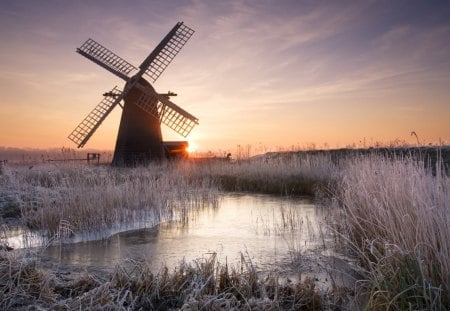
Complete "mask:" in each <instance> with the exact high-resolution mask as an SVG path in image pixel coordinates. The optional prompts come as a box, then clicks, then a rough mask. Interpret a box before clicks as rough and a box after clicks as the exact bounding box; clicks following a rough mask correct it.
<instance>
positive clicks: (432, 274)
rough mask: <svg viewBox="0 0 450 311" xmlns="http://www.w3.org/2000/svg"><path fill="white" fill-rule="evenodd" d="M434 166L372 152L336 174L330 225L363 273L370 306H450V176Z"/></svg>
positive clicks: (356, 158) (389, 307) (388, 307)
mask: <svg viewBox="0 0 450 311" xmlns="http://www.w3.org/2000/svg"><path fill="white" fill-rule="evenodd" d="M436 165H437V166H436V168H434V169H432V168H430V167H427V166H426V165H424V162H423V160H419V161H417V160H416V159H414V158H412V157H403V158H398V157H390V158H388V157H385V156H380V155H372V156H365V157H355V158H354V159H353V160H351V161H349V162H348V163H347V165H346V167H345V168H344V169H343V171H344V174H343V177H342V180H341V182H340V184H339V187H338V188H337V189H336V191H337V192H336V196H335V199H336V200H335V203H337V204H336V205H338V208H337V209H336V210H338V211H340V212H341V213H340V214H339V215H338V217H337V218H336V221H337V224H338V228H339V230H342V231H341V232H342V233H343V234H344V236H345V237H346V238H347V241H348V245H350V247H351V249H352V251H354V253H355V254H356V256H357V257H358V258H359V259H360V262H361V264H362V266H363V267H364V268H365V269H366V277H367V279H366V280H363V281H362V282H360V284H362V285H363V288H364V290H365V291H366V293H365V294H366V295H367V300H368V308H369V309H385V310H410V309H412V310H418V309H420V310H424V309H426V310H448V308H449V307H450V301H449V291H450V284H449V282H450V178H449V176H448V175H446V173H445V172H444V170H443V168H442V163H440V162H437V164H436ZM433 172H434V174H433Z"/></svg>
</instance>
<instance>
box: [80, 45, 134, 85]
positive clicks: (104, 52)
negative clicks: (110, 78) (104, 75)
mask: <svg viewBox="0 0 450 311" xmlns="http://www.w3.org/2000/svg"><path fill="white" fill-rule="evenodd" d="M77 52H78V53H79V54H81V55H83V56H84V57H86V58H88V59H90V60H91V61H93V62H94V63H96V64H97V65H100V66H101V67H103V68H105V69H106V70H108V71H109V72H112V73H113V74H115V75H116V76H118V77H119V78H122V79H124V80H125V81H128V80H129V79H130V78H129V74H130V72H132V71H133V70H137V68H136V67H134V66H133V65H132V64H130V63H129V62H127V61H126V60H124V59H123V58H121V57H120V56H118V55H117V54H115V53H113V52H111V51H110V50H108V49H107V48H105V47H104V46H102V45H101V44H100V43H98V42H96V41H94V40H92V39H88V40H87V41H86V42H84V43H83V45H82V46H81V47H79V48H78V49H77Z"/></svg>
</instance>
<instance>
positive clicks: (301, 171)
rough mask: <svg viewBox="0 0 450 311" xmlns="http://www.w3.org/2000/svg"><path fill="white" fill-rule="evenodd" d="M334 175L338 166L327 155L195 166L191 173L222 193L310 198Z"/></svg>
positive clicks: (327, 185) (328, 183)
mask: <svg viewBox="0 0 450 311" xmlns="http://www.w3.org/2000/svg"><path fill="white" fill-rule="evenodd" d="M191 165H192V164H191ZM336 172H339V169H338V164H336V163H335V162H333V161H332V159H331V157H330V156H329V155H327V154H321V155H309V154H303V153H292V154H291V153H286V154H279V155H271V156H261V157H256V158H252V159H248V160H242V161H237V162H227V161H211V162H206V163H198V164H197V165H196V166H195V169H194V170H192V173H191V174H192V178H193V179H194V180H195V179H200V180H201V179H203V178H208V179H212V180H213V181H214V182H215V183H216V184H217V185H218V186H219V187H220V188H221V189H222V190H225V191H248V192H258V193H267V194H276V195H314V194H315V193H316V192H317V191H318V190H320V189H324V188H327V187H330V184H331V183H333V182H334V181H335V180H336V178H337V177H338V176H337V175H336Z"/></svg>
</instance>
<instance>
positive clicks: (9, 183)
mask: <svg viewBox="0 0 450 311" xmlns="http://www.w3.org/2000/svg"><path fill="white" fill-rule="evenodd" d="M0 183H1V188H2V192H7V193H8V195H11V194H13V196H15V199H16V203H17V204H18V206H19V207H20V211H21V217H22V221H23V223H24V224H26V225H27V226H28V227H29V228H31V229H38V230H42V231H43V232H44V233H45V234H46V235H47V236H57V237H65V236H66V237H67V236H70V235H72V234H77V233H81V234H99V235H101V234H105V233H108V232H110V231H111V230H115V229H117V228H120V227H121V226H123V225H127V224H128V225H129V224H132V225H134V226H137V227H142V226H146V227H149V226H153V225H155V224H158V223H160V222H161V221H165V220H173V219H179V220H186V216H187V214H188V211H189V210H192V209H195V208H200V207H202V206H205V205H208V204H214V203H215V201H216V195H217V191H216V187H215V186H214V185H213V184H212V183H211V182H209V181H208V180H207V179H203V180H201V181H192V180H191V179H190V178H188V176H186V175H184V174H183V173H182V172H181V171H180V170H178V169H176V167H175V166H174V165H171V164H161V165H155V166H151V167H146V168H133V169H116V168H111V167H106V166H95V167H94V166H81V165H69V164H65V165H57V166H56V165H48V164H47V165H38V166H35V167H31V168H28V167H25V166H18V167H11V169H10V173H9V174H8V175H7V176H3V177H2V179H1V180H0Z"/></svg>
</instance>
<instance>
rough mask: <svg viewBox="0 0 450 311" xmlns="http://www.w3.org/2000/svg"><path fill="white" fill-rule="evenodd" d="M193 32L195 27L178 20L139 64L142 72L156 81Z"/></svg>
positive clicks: (152, 80)
mask: <svg viewBox="0 0 450 311" xmlns="http://www.w3.org/2000/svg"><path fill="white" fill-rule="evenodd" d="M193 34H194V30H193V29H191V28H189V27H188V26H186V25H184V24H183V23H182V22H178V23H177V24H176V25H175V26H174V27H173V29H172V30H171V31H170V32H169V33H168V34H167V35H166V36H165V37H164V39H163V40H162V41H161V43H159V44H158V46H157V47H156V48H155V49H154V50H153V52H152V53H150V55H149V56H147V58H146V59H145V60H144V62H143V63H142V64H141V66H139V68H140V69H141V72H142V71H144V72H145V74H146V75H147V76H148V77H149V78H150V80H151V82H152V83H153V82H155V81H156V80H157V79H158V78H159V76H160V75H161V74H162V73H163V71H164V70H165V69H166V68H167V66H168V65H169V64H170V63H171V62H172V60H173V59H174V58H175V56H176V55H177V54H178V52H180V50H181V48H182V47H183V46H184V45H185V44H186V42H187V41H188V40H189V38H190V37H191V36H192V35H193Z"/></svg>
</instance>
